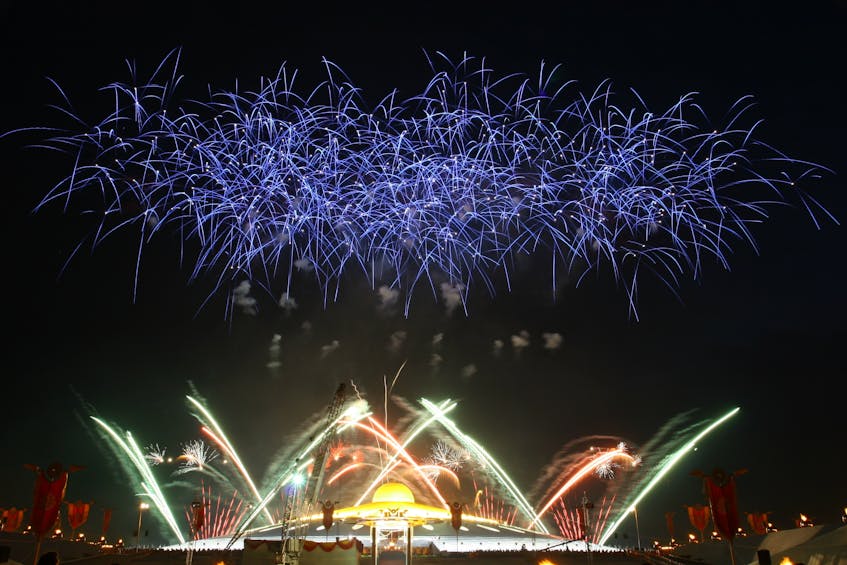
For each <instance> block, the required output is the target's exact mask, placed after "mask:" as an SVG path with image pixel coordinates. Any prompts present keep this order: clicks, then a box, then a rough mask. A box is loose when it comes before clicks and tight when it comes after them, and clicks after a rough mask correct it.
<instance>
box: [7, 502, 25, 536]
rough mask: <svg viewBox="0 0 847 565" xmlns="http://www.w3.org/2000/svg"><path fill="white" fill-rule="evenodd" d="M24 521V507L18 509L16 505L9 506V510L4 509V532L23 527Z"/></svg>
mask: <svg viewBox="0 0 847 565" xmlns="http://www.w3.org/2000/svg"><path fill="white" fill-rule="evenodd" d="M23 521H24V510H23V508H21V509H17V508H15V507H14V506H13V507H11V508H9V509H8V510H4V511H3V531H4V532H15V531H17V529H18V528H20V527H21V523H22V522H23Z"/></svg>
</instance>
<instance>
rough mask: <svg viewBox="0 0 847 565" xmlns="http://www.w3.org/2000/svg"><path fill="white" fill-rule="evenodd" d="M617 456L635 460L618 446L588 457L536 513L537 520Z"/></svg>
mask: <svg viewBox="0 0 847 565" xmlns="http://www.w3.org/2000/svg"><path fill="white" fill-rule="evenodd" d="M616 458H624V459H628V460H629V461H630V462H632V461H633V460H634V457H633V456H632V455H630V454H629V453H627V452H626V449H625V448H621V447H617V448H615V449H611V450H608V451H603V452H600V453H599V454H597V455H591V456H589V457H588V461H584V462H583V463H582V465H581V466H580V467H579V468H577V469H574V470H573V474H572V475H571V476H570V477H569V478H568V480H567V481H566V482H565V484H563V485H562V486H561V487H559V490H557V491H556V493H555V494H554V495H553V496H552V497H550V499H549V500H547V502H546V503H544V505H543V506H542V507H541V509H540V510H539V511H538V513H537V514H536V515H535V522H536V523H537V522H538V521H540V520H541V517H542V516H543V515H544V514H545V513H546V512H547V510H549V509H550V507H551V506H552V505H553V504H555V502H556V501H557V500H559V499H560V498H561V497H562V496H564V495H565V494H567V492H568V491H570V489H571V488H573V486H574V485H575V484H577V483H578V482H579V481H581V480H582V479H583V478H585V477H586V476H587V475H589V474H591V473H595V472H596V471H597V469H599V468H600V467H602V466H604V465H608V464H610V463H611V462H612V461H613V460H614V459H616Z"/></svg>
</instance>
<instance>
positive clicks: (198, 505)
mask: <svg viewBox="0 0 847 565" xmlns="http://www.w3.org/2000/svg"><path fill="white" fill-rule="evenodd" d="M205 524H206V506H205V505H204V504H203V503H202V502H200V501H199V500H195V501H194V502H192V503H191V531H192V532H194V535H195V536H197V535H198V534H199V532H200V530H201V529H203V526H204V525H205Z"/></svg>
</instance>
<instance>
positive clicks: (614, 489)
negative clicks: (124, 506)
mask: <svg viewBox="0 0 847 565" xmlns="http://www.w3.org/2000/svg"><path fill="white" fill-rule="evenodd" d="M359 400H360V401H359V402H357V403H356V404H355V405H354V406H353V407H351V408H349V409H348V410H346V411H345V412H344V413H343V414H342V415H341V416H339V417H338V418H337V419H336V420H335V421H333V422H330V423H328V424H324V425H325V426H327V425H328V426H329V427H328V428H325V429H322V430H316V429H314V428H310V429H309V430H308V431H307V432H306V433H305V435H304V436H303V437H302V438H300V439H299V440H294V444H295V446H294V448H293V450H292V455H291V459H290V461H289V463H288V465H284V466H283V467H282V468H281V469H280V470H277V471H273V472H272V475H271V476H270V477H268V478H266V480H265V481H264V482H265V484H266V485H269V486H267V487H264V488H263V489H262V491H257V495H256V496H257V497H258V500H257V498H256V497H254V496H248V497H244V496H242V495H240V494H239V492H240V490H239V489H238V488H237V487H236V485H239V484H244V482H245V480H246V479H245V473H246V471H247V470H246V468H244V467H242V468H236V467H234V466H229V465H227V466H220V468H214V467H212V465H211V464H210V463H211V462H213V461H216V460H217V459H218V457H219V456H218V452H217V451H216V450H215V449H214V448H213V447H211V446H209V445H208V444H206V443H205V442H204V441H202V440H192V441H188V442H185V443H183V444H182V455H180V456H179V457H177V458H176V459H175V460H174V461H173V463H174V466H175V469H172V470H171V471H170V474H171V475H183V476H184V475H186V474H187V473H189V472H191V471H194V472H197V473H198V474H200V476H201V478H200V482H199V489H198V490H199V492H200V495H199V496H197V497H196V498H197V501H196V503H197V504H202V505H203V507H204V508H206V509H207V510H206V512H207V513H206V517H207V519H208V521H207V522H206V525H205V526H204V527H203V529H202V530H201V531H197V532H193V531H192V533H191V534H189V535H188V536H183V533H182V532H183V530H184V529H186V528H184V527H181V526H180V525H179V524H178V523H176V521H175V519H174V517H173V513H172V509H171V503H170V502H169V501H168V499H167V498H166V496H165V492H166V491H167V490H168V489H172V488H181V487H185V486H187V485H186V483H184V482H183V483H179V484H169V485H167V486H163V483H162V482H161V481H160V480H158V479H157V477H156V474H155V473H154V472H153V468H154V467H155V468H162V467H167V465H166V463H167V462H169V461H168V460H167V459H166V458H165V457H164V453H165V449H164V448H161V447H159V445H158V444H151V445H150V446H149V447H148V454H147V455H145V454H143V453H142V451H141V450H140V449H138V448H137V447H135V441H134V440H133V439H132V434H130V433H129V432H126V434H125V436H126V439H124V438H123V437H121V434H120V433H119V432H117V431H115V428H114V427H113V426H111V425H109V424H107V423H106V422H105V421H103V420H102V419H100V418H97V417H92V419H93V420H94V421H95V422H96V423H97V424H98V430H99V431H100V433H101V436H102V437H103V438H104V439H105V440H107V441H106V443H107V445H108V446H109V447H110V448H111V449H110V451H111V452H112V453H113V454H115V455H116V456H118V459H119V461H120V462H121V464H122V466H123V468H124V470H125V471H126V473H127V474H128V475H129V477H130V480H131V483H132V484H133V485H136V488H138V489H140V490H141V492H142V494H143V495H144V496H145V497H146V498H147V499H149V500H150V501H152V503H153V504H152V508H153V512H154V515H155V516H157V518H159V519H161V520H164V522H165V523H167V525H168V527H169V528H170V530H171V531H172V532H173V533H174V535H175V537H176V538H177V539H178V540H179V541H180V543H184V539H186V538H191V537H192V536H194V537H196V538H197V539H202V538H205V537H213V536H233V535H244V534H245V533H249V532H259V531H264V530H265V529H267V528H268V525H267V524H275V523H277V522H278V520H279V518H278V517H279V516H280V512H281V505H283V504H284V503H285V498H286V492H285V490H286V489H285V488H284V487H286V485H295V484H299V482H300V481H301V480H302V477H303V476H305V475H307V474H309V473H311V472H312V471H311V466H312V465H313V461H312V456H313V451H314V449H315V448H316V445H317V444H318V442H319V440H320V437H321V436H322V435H323V434H326V433H329V432H330V430H331V429H333V428H335V429H336V434H337V436H338V440H337V442H336V443H335V444H334V445H333V447H332V448H331V449H330V451H329V453H330V456H329V457H328V458H327V461H326V468H325V471H326V477H327V480H326V481H325V482H324V484H323V490H322V492H321V497H322V498H327V499H339V500H350V501H352V499H353V498H357V500H356V502H355V503H353V504H354V505H358V504H362V503H363V502H364V501H365V500H366V499H367V498H368V496H369V495H370V493H372V492H373V491H374V489H375V488H377V487H378V486H379V485H380V484H382V483H384V482H385V481H391V480H396V481H400V482H403V483H404V484H406V485H408V486H409V488H410V489H412V490H413V492H414V493H415V498H416V500H418V501H420V502H423V503H427V504H432V505H436V506H441V507H449V503H448V502H447V501H448V500H456V499H459V500H461V499H465V500H467V501H468V502H467V504H468V507H469V509H470V510H471V512H472V513H473V514H476V515H478V516H480V517H483V518H488V519H492V520H496V521H497V522H498V523H500V524H503V525H507V526H517V527H524V528H530V529H534V530H536V531H539V532H544V533H549V532H548V530H547V526H548V522H550V523H552V524H554V525H555V527H556V528H557V529H558V530H559V532H560V534H561V535H562V536H564V537H565V538H569V537H570V538H573V539H576V538H580V539H581V537H582V533H584V534H585V535H586V536H587V539H589V540H590V541H592V542H594V543H599V544H604V543H605V541H606V540H607V539H608V537H609V536H610V535H611V534H612V533H613V532H614V531H615V529H616V528H617V527H618V526H619V525H620V521H621V520H622V519H623V518H622V517H625V516H626V515H628V514H629V513H630V512H631V511H632V508H634V506H635V504H637V503H638V502H639V501H641V500H642V499H643V498H644V497H645V496H647V494H648V493H649V492H650V491H651V490H652V489H653V488H654V487H655V486H656V485H657V483H658V482H659V480H660V479H661V478H662V477H663V476H665V475H666V474H667V473H668V472H669V471H670V470H671V468H672V467H673V466H674V465H675V464H676V463H677V462H678V461H679V460H680V459H681V458H682V457H684V455H685V454H686V453H688V452H690V451H691V449H692V446H694V445H695V444H696V443H697V442H698V441H700V440H702V439H703V438H704V437H705V436H706V435H707V434H708V433H709V432H710V431H711V430H713V429H715V428H716V427H718V426H719V425H720V424H721V423H723V422H724V421H726V419H728V418H729V417H730V416H731V415H732V414H734V413H735V412H736V411H737V409H736V410H734V411H732V412H730V413H729V414H726V415H724V416H723V417H721V418H719V419H717V420H715V421H711V422H709V421H705V422H698V423H696V424H692V425H688V426H685V427H683V426H682V425H681V424H682V423H683V422H685V418H683V417H681V416H680V417H678V418H676V419H675V420H674V421H672V422H669V423H668V424H667V425H666V426H665V429H663V430H661V432H660V433H659V434H658V435H657V436H656V437H655V438H654V439H653V440H652V441H651V442H648V444H646V445H645V446H643V448H642V449H643V450H644V455H646V457H643V456H642V455H638V456H636V455H633V454H632V453H631V449H630V447H629V446H628V445H627V444H625V443H624V442H620V441H614V440H613V438H611V437H606V438H601V437H596V438H591V439H592V441H595V442H596V443H601V444H605V447H597V446H592V447H590V448H588V449H583V448H582V447H579V445H580V443H581V442H579V441H577V442H575V443H574V442H571V444H569V445H568V446H566V448H565V450H564V451H566V452H567V453H566V454H565V453H563V454H560V455H558V456H557V457H556V459H555V460H554V462H553V464H552V467H551V469H548V472H547V473H546V474H545V476H544V477H542V480H543V481H546V482H547V483H548V484H547V485H546V491H545V494H543V495H542V496H541V498H540V499H539V500H538V502H537V504H536V505H532V504H531V503H530V502H529V500H528V498H527V496H526V495H525V494H524V493H523V491H522V490H521V489H519V488H518V486H517V485H516V483H515V482H514V481H513V480H512V479H511V478H510V477H509V475H508V474H507V473H506V471H505V470H504V468H503V466H502V464H501V463H499V462H497V461H496V460H494V459H493V458H492V456H491V455H490V454H489V453H488V452H487V451H485V450H484V449H483V448H482V446H480V445H479V444H478V443H477V442H476V441H474V440H473V439H472V438H470V437H469V436H467V435H466V434H464V432H462V431H461V430H460V429H459V427H458V426H457V425H456V423H455V422H454V421H453V420H450V419H448V418H447V416H446V415H447V414H448V413H450V412H451V411H452V410H454V409H455V408H456V406H457V403H456V402H455V401H453V400H449V399H448V400H444V401H441V402H439V403H433V402H431V401H429V400H427V399H425V398H422V399H420V405H421V407H422V409H418V408H414V407H412V406H411V405H409V404H407V403H405V401H403V402H401V403H400V406H403V407H405V408H406V409H407V410H408V411H409V414H407V415H406V416H405V417H403V418H402V421H404V422H406V423H405V425H402V426H401V427H399V428H398V429H395V430H389V428H387V427H385V426H384V425H383V423H382V421H380V420H378V419H377V418H375V417H374V416H373V415H372V414H371V413H370V412H369V411H368V410H367V407H366V406H365V405H363V404H362V402H361V400H362V399H359ZM189 407H190V408H191V409H192V410H197V409H200V410H201V412H202V414H203V415H204V417H203V418H202V419H200V420H201V431H204V432H205V431H207V430H208V428H207V427H206V422H209V421H211V422H215V426H216V428H217V430H218V431H219V432H220V434H221V435H222V430H221V428H220V425H219V424H218V423H217V421H216V420H215V418H214V417H213V416H212V413H211V411H210V409H209V408H208V406H206V405H205V404H203V403H201V402H200V401H197V400H196V399H194V400H193V401H192V402H191V403H190V404H189ZM195 416H197V414H196V413H195ZM445 433H446V434H447V435H443V434H445ZM667 435H670V436H672V437H671V438H670V439H668V438H667V437H665V436H667ZM663 442H664V443H663ZM226 445H227V448H226V451H227V452H228V453H230V454H234V453H235V448H234V446H233V445H232V444H231V443H229V442H228V441H227V443H226ZM421 448H423V449H421ZM417 452H421V453H423V455H422V456H421V457H420V458H419V457H418V456H417V455H415V453H417ZM615 469H626V471H627V472H625V473H624V472H622V473H620V474H619V475H618V473H615V472H614V470H615ZM247 476H249V474H248V475H247ZM251 480H252V479H251ZM213 485H214V487H215V490H216V491H217V493H218V494H217V495H215V496H213V495H212V486H213ZM644 485H646V486H644ZM577 486H579V487H580V492H579V493H576V492H575V487H577ZM292 488H296V487H292ZM587 490H591V491H592V492H594V493H595V497H596V500H598V503H599V506H596V507H594V510H593V512H592V513H591V520H590V527H589V529H588V530H585V531H584V532H582V533H580V530H579V528H581V527H582V526H581V525H580V522H579V521H578V520H577V516H579V512H580V511H581V510H580V508H581V507H580V502H579V500H577V501H575V500H574V496H576V497H577V498H578V496H579V495H580V494H582V495H583V496H584V493H585V492H586V491H587ZM471 500H472V501H473V502H472V503H471ZM275 506H280V507H275ZM307 511H308V510H307ZM315 511H317V510H316V509H315ZM262 513H264V514H265V516H266V517H268V522H266V524H265V525H261V526H256V525H254V521H255V519H256V518H257V517H258V516H259V515H260V514H262ZM185 514H186V517H187V518H188V524H190V523H191V516H192V514H191V511H190V510H188V509H185ZM577 534H579V535H577Z"/></svg>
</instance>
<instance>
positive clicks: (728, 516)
mask: <svg viewBox="0 0 847 565" xmlns="http://www.w3.org/2000/svg"><path fill="white" fill-rule="evenodd" d="M703 482H704V484H705V489H706V496H707V497H708V498H709V508H710V509H711V511H712V521H714V523H715V527H716V528H717V529H718V531H719V532H720V533H721V535H722V536H723V537H724V539H726V540H727V541H730V542H731V541H732V539H733V538H734V537H735V533H736V532H737V531H738V502H737V498H736V493H735V475H734V474H733V473H729V474H727V473H726V472H725V471H724V470H723V469H715V470H714V471H713V472H712V474H711V475H707V476H705V477H704V478H703Z"/></svg>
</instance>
